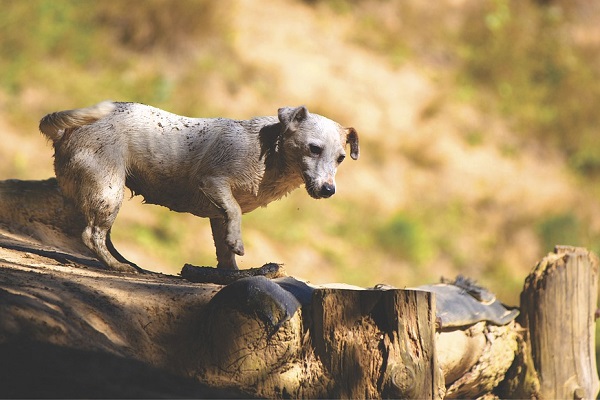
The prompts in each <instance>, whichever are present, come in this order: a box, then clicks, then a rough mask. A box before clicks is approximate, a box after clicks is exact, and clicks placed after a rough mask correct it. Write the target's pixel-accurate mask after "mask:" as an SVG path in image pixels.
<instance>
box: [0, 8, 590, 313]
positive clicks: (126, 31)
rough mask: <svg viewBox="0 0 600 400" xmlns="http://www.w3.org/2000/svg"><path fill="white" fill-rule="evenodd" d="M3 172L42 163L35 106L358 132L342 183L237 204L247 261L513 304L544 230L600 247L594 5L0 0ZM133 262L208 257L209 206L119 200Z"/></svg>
mask: <svg viewBox="0 0 600 400" xmlns="http://www.w3.org/2000/svg"><path fill="white" fill-rule="evenodd" d="M0 9H1V12H0V52H1V54H0V138H1V143H0V179H9V178H10V179H12V178H17V179H45V178H48V177H51V176H53V175H54V172H53V167H52V162H53V160H52V148H51V146H50V144H49V143H47V142H46V140H45V139H44V138H43V137H42V136H41V135H40V134H39V132H38V129H37V126H38V122H39V119H40V118H41V117H42V116H43V115H45V114H46V113H49V112H53V111H58V110H64V109H70V108H78V107H83V106H88V105H91V104H94V103H96V102H98V101H101V100H104V99H112V100H119V101H134V102H142V103H146V104H151V105H153V106H157V107H160V108H163V109H165V110H168V111H171V112H174V113H178V114H184V115H187V116H197V117H200V116H202V117H214V116H221V117H229V118H235V119H247V118H249V117H252V116H256V115H275V114H276V112H277V108H279V107H282V106H297V105H300V104H304V105H306V106H307V107H308V109H309V110H310V111H313V112H317V113H319V114H323V115H325V116H328V117H330V118H332V119H335V120H336V121H338V122H340V123H341V124H342V125H344V126H353V127H354V128H356V130H357V131H358V132H359V135H360V139H361V158H360V160H359V161H356V162H354V161H352V160H348V161H346V162H344V164H343V165H342V166H341V167H340V169H339V170H338V175H337V182H338V192H337V193H336V195H335V196H334V197H332V198H331V199H327V200H313V199H311V198H309V196H308V195H307V194H306V192H305V191H304V189H298V190H297V191H295V192H293V193H292V194H291V195H290V196H288V197H287V198H285V199H283V200H281V201H279V202H276V203H272V204H271V205H269V206H268V207H267V208H265V209H260V210H257V211H255V212H253V213H250V214H248V215H246V216H245V217H244V221H243V238H244V241H245V246H246V254H247V255H246V256H244V257H242V258H240V260H239V261H238V263H239V265H240V266H241V267H242V268H250V267H257V266H260V265H262V264H264V263H265V262H271V261H273V262H280V263H284V264H285V267H286V269H287V271H288V273H290V274H292V275H294V276H297V277H300V278H303V279H308V280H310V281H311V282H314V283H324V282H345V283H349V284H355V285H360V286H372V285H375V284H377V283H387V284H390V285H394V286H397V287H401V288H402V287H407V286H414V285H420V284H425V283H431V282H435V281H438V280H439V278H440V277H442V276H444V277H447V278H453V277H455V276H456V275H457V274H459V273H460V274H464V275H467V276H469V277H471V278H473V279H475V280H477V281H478V282H479V283H481V284H483V285H484V286H486V287H488V288H490V289H491V290H492V291H494V292H495V293H497V295H498V296H499V297H500V299H502V300H503V301H504V302H506V303H508V304H513V305H516V304H518V295H519V292H520V291H521V288H522V285H523V282H524V279H525V277H526V275H527V274H528V272H529V271H530V270H531V268H532V267H533V266H534V265H535V263H536V261H538V260H539V259H541V258H542V257H543V256H544V255H545V254H546V253H548V252H549V251H551V250H552V249H553V247H554V245H555V244H568V245H576V246H585V247H587V248H589V249H592V250H594V251H598V250H600V206H599V202H598V200H599V199H600V190H599V189H598V180H599V178H600V135H599V134H598V129H599V127H600V109H599V104H600V102H599V99H600V2H592V1H587V0H580V1H570V0H555V1H553V0H545V1H543V0H539V1H537V2H536V1H528V0H514V1H508V0H442V1H437V2H435V3H431V2H424V1H421V0H397V1H395V0H388V1H379V0H374V1H368V0H356V1H350V0H330V1H327V0H322V1H300V0H287V1H282V0H260V1H253V0H246V1H242V0H240V1H234V0H231V1H229V0H226V1H202V0H194V1H184V0H177V1H166V0H145V1H141V0H129V1H116V0H115V1H96V0H87V1H86V0H71V1H67V0H28V1H17V0H0ZM113 241H114V242H115V245H116V247H117V248H118V249H119V250H120V251H121V253H123V254H124V255H125V256H126V257H127V258H129V259H131V260H132V261H134V262H136V263H137V264H138V265H140V266H142V267H144V268H147V269H152V270H155V271H162V272H168V273H173V274H175V273H177V272H178V271H179V270H180V269H181V267H182V265H183V264H184V263H192V264H194V265H215V263H216V260H215V255H214V247H213V242H212V237H211V234H210V228H209V223H208V220H205V219H200V218H196V217H194V216H191V215H185V214H176V213H174V212H171V211H169V210H167V209H165V208H161V207H158V206H150V205H142V204H141V198H139V197H134V198H132V199H131V200H128V201H126V202H125V204H124V207H123V209H122V210H121V212H120V214H119V217H118V219H117V222H116V225H115V227H114V229H113Z"/></svg>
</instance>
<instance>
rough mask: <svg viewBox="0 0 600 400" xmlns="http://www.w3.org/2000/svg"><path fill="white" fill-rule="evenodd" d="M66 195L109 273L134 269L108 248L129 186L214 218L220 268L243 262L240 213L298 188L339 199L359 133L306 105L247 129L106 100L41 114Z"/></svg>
mask: <svg viewBox="0 0 600 400" xmlns="http://www.w3.org/2000/svg"><path fill="white" fill-rule="evenodd" d="M40 130H41V132H42V133H43V134H44V135H46V136H47V137H48V138H50V139H51V140H52V142H53V144H54V152H55V154H54V157H55V160H54V169H55V171H56V177H57V179H58V182H59V184H60V187H61V190H62V191H63V193H64V195H65V196H66V197H67V198H69V199H71V200H72V201H73V202H74V203H75V205H76V206H77V207H78V208H79V210H80V211H81V212H82V213H83V215H84V217H85V219H86V221H87V227H86V228H85V230H84V231H83V233H82V239H83V242H84V244H85V245H86V246H87V247H88V248H90V249H91V250H92V251H93V252H94V253H95V254H96V256H97V257H98V259H99V260H100V261H101V262H102V263H104V264H105V265H106V266H107V267H108V268H110V269H113V270H117V271H129V272H133V271H136V270H140V268H139V267H137V266H136V265H135V264H133V263H131V262H130V261H128V260H126V259H125V258H124V257H123V256H122V255H120V254H119V252H118V251H117V250H116V249H115V248H114V246H113V245H112V243H111V240H110V229H111V226H112V225H113V223H114V221H115V218H116V216H117V213H118V212H119V208H120V207H121V203H122V201H123V196H124V191H125V187H128V188H129V189H131V191H132V193H133V194H134V195H136V194H139V195H142V196H143V197H144V201H145V202H147V203H152V204H158V205H162V206H165V207H168V208H169V209H171V210H173V211H178V212H189V213H192V214H194V215H197V216H199V217H207V218H210V225H211V228H212V233H213V238H214V242H215V247H216V253H217V263H218V265H217V266H218V267H219V268H226V269H237V265H236V261H235V255H236V254H237V255H240V256H241V255H243V254H244V245H243V243H242V235H241V216H242V213H247V212H250V211H252V210H254V209H256V208H258V207H261V206H266V205H267V204H268V203H270V202H271V201H273V200H277V199H280V198H281V197H283V196H285V195H286V194H287V193H289V192H290V191H292V190H294V189H295V188H297V187H299V186H300V185H302V183H304V185H305V187H306V191H307V192H308V194H309V195H310V196H311V197H313V198H315V199H320V198H327V197H330V196H332V195H333V194H334V193H335V181H334V176H335V173H336V170H337V167H338V165H339V164H340V163H341V162H342V161H343V160H344V158H345V157H346V152H345V147H346V145H347V144H349V145H350V156H351V157H352V158H353V159H355V160H356V159H358V155H359V146H358V134H357V132H356V130H355V129H354V128H343V127H342V126H341V125H339V124H338V123H336V122H334V121H332V120H330V119H328V118H325V117H323V116H321V115H317V114H312V113H309V112H308V110H307V108H306V107H304V106H301V107H297V108H291V107H284V108H280V109H279V110H278V116H277V117H275V116H268V117H255V118H252V119H249V120H241V121H240V120H231V119H226V118H188V117H183V116H180V115H175V114H172V113H169V112H166V111H163V110H160V109H158V108H154V107H151V106H147V105H143V104H137V103H113V102H109V101H105V102H102V103H99V104H96V105H95V106H92V107H88V108H81V109H76V110H67V111H60V112H55V113H52V114H48V115H46V116H45V117H44V118H42V120H41V122H40Z"/></svg>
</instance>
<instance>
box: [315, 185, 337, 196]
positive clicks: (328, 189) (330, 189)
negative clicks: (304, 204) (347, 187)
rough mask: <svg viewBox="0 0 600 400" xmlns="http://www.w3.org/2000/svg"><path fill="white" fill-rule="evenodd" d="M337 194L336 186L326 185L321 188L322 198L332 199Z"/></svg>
mask: <svg viewBox="0 0 600 400" xmlns="http://www.w3.org/2000/svg"><path fill="white" fill-rule="evenodd" d="M334 193H335V186H334V185H332V184H330V183H325V184H323V186H321V191H320V193H319V194H320V195H321V197H325V198H327V197H331V196H333V194H334Z"/></svg>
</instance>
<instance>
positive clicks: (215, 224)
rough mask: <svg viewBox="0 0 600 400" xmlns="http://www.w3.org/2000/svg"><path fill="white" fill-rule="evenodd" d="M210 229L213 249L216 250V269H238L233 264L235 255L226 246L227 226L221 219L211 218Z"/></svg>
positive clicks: (234, 263)
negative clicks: (213, 242) (213, 244)
mask: <svg viewBox="0 0 600 400" xmlns="http://www.w3.org/2000/svg"><path fill="white" fill-rule="evenodd" d="M210 227H211V228H212V234H213V239H214V241H215V248H216V249H217V267H218V268H224V269H238V266H237V263H236V262H235V253H234V252H233V251H231V247H229V245H228V244H227V239H226V238H227V225H226V224H225V220H224V219H223V218H211V219H210Z"/></svg>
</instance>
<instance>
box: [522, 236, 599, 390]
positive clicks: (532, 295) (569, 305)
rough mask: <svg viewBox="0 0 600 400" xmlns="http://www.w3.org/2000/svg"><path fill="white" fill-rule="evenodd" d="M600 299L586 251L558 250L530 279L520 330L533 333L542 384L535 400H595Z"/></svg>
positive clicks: (592, 262) (593, 263)
mask: <svg viewBox="0 0 600 400" xmlns="http://www.w3.org/2000/svg"><path fill="white" fill-rule="evenodd" d="M597 299H598V259H597V257H596V256H595V255H594V254H593V253H591V252H589V251H587V250H585V249H582V248H575V247H567V246H557V247H556V249H555V251H554V253H553V254H549V255H548V256H546V257H545V258H544V259H543V260H542V261H541V262H540V263H538V264H537V265H536V267H535V268H534V270H533V271H532V272H531V274H530V275H529V276H528V277H527V279H526V281H525V286H524V289H523V292H522V294H521V316H522V319H521V324H522V325H523V327H525V328H526V329H528V336H527V338H528V339H529V342H530V348H531V355H532V359H533V364H534V367H535V370H536V371H537V377H538V378H539V393H532V395H534V396H536V397H540V398H545V399H559V398H561V399H573V398H574V399H582V398H586V399H591V398H596V395H597V394H598V388H599V381H598V371H597V368H596V354H595V348H594V345H595V330H594V328H595V323H594V314H595V311H596V307H597V306H596V304H597ZM522 381H524V380H522Z"/></svg>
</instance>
